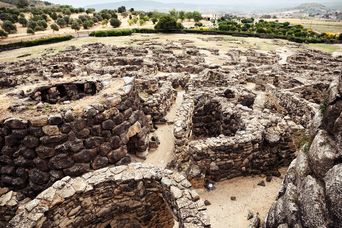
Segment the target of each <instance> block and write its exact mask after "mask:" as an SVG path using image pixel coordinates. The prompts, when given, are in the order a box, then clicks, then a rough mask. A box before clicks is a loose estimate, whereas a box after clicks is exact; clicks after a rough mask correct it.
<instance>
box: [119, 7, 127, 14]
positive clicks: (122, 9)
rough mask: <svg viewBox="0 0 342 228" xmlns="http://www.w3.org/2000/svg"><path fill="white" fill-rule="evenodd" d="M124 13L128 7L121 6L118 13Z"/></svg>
mask: <svg viewBox="0 0 342 228" xmlns="http://www.w3.org/2000/svg"><path fill="white" fill-rule="evenodd" d="M123 12H126V7H125V6H120V7H119V8H118V13H123Z"/></svg>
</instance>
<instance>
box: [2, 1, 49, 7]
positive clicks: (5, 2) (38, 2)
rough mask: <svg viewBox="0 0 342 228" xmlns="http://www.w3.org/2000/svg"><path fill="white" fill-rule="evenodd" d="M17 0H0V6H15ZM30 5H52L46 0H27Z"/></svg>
mask: <svg viewBox="0 0 342 228" xmlns="http://www.w3.org/2000/svg"><path fill="white" fill-rule="evenodd" d="M17 2H18V0H0V7H16V4H17ZM28 3H29V6H31V7H46V6H50V5H53V4H52V3H50V2H48V1H39V0H28Z"/></svg>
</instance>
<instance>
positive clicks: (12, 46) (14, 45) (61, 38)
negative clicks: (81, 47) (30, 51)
mask: <svg viewBox="0 0 342 228" xmlns="http://www.w3.org/2000/svg"><path fill="white" fill-rule="evenodd" d="M73 38H74V37H73V36H71V35H67V36H56V37H48V38H41V39H37V40H29V41H20V42H15V43H10V44H3V45H0V51H7V50H13V49H17V48H23V47H32V46H37V45H43V44H51V43H58V42H63V41H67V40H71V39H73Z"/></svg>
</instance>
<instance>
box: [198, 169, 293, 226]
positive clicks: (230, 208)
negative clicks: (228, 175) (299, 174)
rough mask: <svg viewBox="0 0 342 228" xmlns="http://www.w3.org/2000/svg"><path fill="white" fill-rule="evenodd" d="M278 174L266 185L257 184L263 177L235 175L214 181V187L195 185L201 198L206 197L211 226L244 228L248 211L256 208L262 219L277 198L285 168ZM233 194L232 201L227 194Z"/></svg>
mask: <svg viewBox="0 0 342 228" xmlns="http://www.w3.org/2000/svg"><path fill="white" fill-rule="evenodd" d="M280 172H281V173H282V177H281V178H277V177H273V179H272V181H271V182H266V186H265V187H262V186H258V185H257V184H258V182H259V181H261V180H265V178H263V177H237V178H234V179H230V180H226V181H222V182H219V183H217V184H216V189H215V190H214V191H210V192H208V191H207V190H204V189H197V192H198V193H199V195H200V196H201V199H203V200H209V202H210V203H211V205H209V206H208V207H207V208H208V214H209V216H210V222H211V225H212V227H213V228H245V227H248V225H249V222H250V221H248V220H247V215H248V212H249V211H251V212H253V213H256V212H259V215H260V218H261V219H262V220H263V219H264V218H265V216H266V214H267V212H268V210H269V208H270V207H271V205H272V203H273V202H274V200H275V199H276V196H277V194H278V191H279V189H280V187H281V184H282V181H283V176H284V174H285V173H286V168H283V169H281V170H280ZM232 196H235V197H236V200H235V201H232V200H231V199H230V198H231V197H232Z"/></svg>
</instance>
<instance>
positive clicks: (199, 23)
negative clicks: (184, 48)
mask: <svg viewBox="0 0 342 228" xmlns="http://www.w3.org/2000/svg"><path fill="white" fill-rule="evenodd" d="M195 26H196V27H202V26H203V23H201V22H196V23H195Z"/></svg>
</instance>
